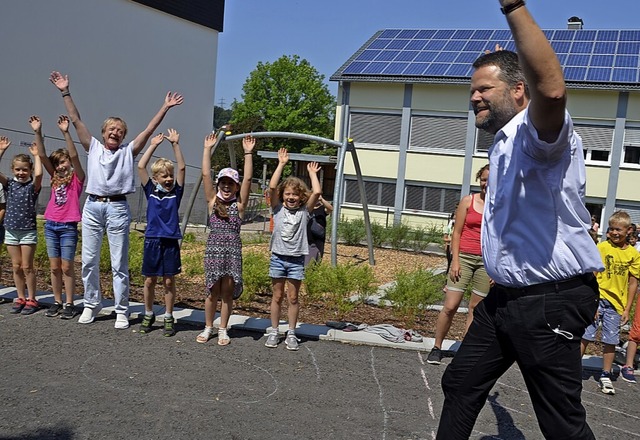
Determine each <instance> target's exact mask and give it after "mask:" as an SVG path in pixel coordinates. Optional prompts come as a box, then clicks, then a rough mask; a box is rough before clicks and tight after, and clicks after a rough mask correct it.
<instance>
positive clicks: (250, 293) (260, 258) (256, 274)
mask: <svg viewBox="0 0 640 440" xmlns="http://www.w3.org/2000/svg"><path fill="white" fill-rule="evenodd" d="M242 278H243V281H244V290H243V292H242V296H241V297H240V302H250V301H253V299H254V298H255V295H256V294H257V293H267V292H270V291H271V278H270V277H269V257H267V256H265V255H262V254H258V253H255V252H247V253H245V254H244V255H243V256H242Z"/></svg>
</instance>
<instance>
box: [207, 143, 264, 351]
mask: <svg viewBox="0 0 640 440" xmlns="http://www.w3.org/2000/svg"><path fill="white" fill-rule="evenodd" d="M215 143H216V136H215V134H213V133H212V134H209V135H208V136H207V137H206V138H205V139H204V152H203V155H202V180H203V182H204V183H203V184H204V194H205V197H206V199H207V206H208V208H209V211H208V212H209V230H210V232H209V238H208V239H207V247H206V249H205V252H204V273H205V283H206V288H207V289H206V292H207V298H206V299H205V302H204V320H205V328H204V330H203V331H202V333H200V334H199V335H198V336H197V337H196V341H198V342H200V343H205V342H207V341H208V340H209V339H211V338H212V337H213V335H214V330H213V319H214V317H215V314H216V307H217V304H218V298H220V299H221V302H222V303H221V305H220V326H219V328H218V345H228V344H229V342H231V340H230V339H229V335H228V333H227V325H228V323H229V316H231V310H232V308H233V300H234V299H238V298H239V297H240V295H241V294H242V241H241V240H240V225H241V224H242V217H243V216H244V209H245V207H246V203H247V201H248V200H249V190H250V189H251V175H252V174H253V149H254V147H255V145H256V140H255V138H254V137H253V136H245V138H244V139H243V140H242V148H243V150H244V176H243V178H242V185H241V184H240V176H239V175H238V172H237V171H236V170H234V169H233V168H223V169H222V170H220V172H219V173H218V178H217V180H216V186H215V187H214V185H213V182H212V181H211V148H212V147H213V145H214V144H215ZM238 192H239V195H238Z"/></svg>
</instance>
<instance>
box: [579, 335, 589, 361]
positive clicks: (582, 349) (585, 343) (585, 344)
mask: <svg viewBox="0 0 640 440" xmlns="http://www.w3.org/2000/svg"><path fill="white" fill-rule="evenodd" d="M588 346H589V341H587V340H586V339H581V340H580V357H582V356H584V352H585V351H587V347H588Z"/></svg>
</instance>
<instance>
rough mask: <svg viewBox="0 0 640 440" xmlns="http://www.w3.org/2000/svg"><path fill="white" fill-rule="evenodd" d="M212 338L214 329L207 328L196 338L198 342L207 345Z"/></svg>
mask: <svg viewBox="0 0 640 440" xmlns="http://www.w3.org/2000/svg"><path fill="white" fill-rule="evenodd" d="M211 338H213V327H205V328H204V330H203V331H202V333H200V334H199V335H198V336H196V342H199V343H201V344H205V343H207V342H208V341H209V339H211Z"/></svg>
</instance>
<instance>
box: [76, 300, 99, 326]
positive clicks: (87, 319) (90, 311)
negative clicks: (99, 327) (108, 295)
mask: <svg viewBox="0 0 640 440" xmlns="http://www.w3.org/2000/svg"><path fill="white" fill-rule="evenodd" d="M100 310H102V304H98V305H96V306H95V307H94V308H90V307H87V306H85V308H84V310H83V311H82V314H81V315H80V319H78V323H80V324H91V323H92V322H93V321H94V320H95V319H96V316H98V313H100Z"/></svg>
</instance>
